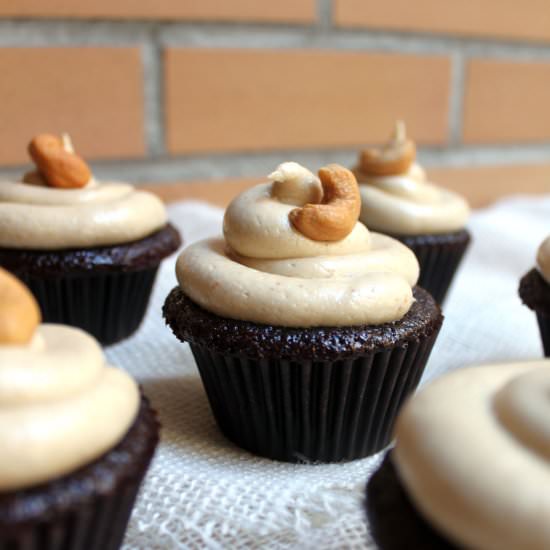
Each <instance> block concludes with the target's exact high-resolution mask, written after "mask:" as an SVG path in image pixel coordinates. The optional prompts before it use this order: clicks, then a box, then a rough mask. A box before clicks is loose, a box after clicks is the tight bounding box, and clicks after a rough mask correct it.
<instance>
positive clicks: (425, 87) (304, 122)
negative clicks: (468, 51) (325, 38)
mask: <svg viewBox="0 0 550 550" xmlns="http://www.w3.org/2000/svg"><path fill="white" fill-rule="evenodd" d="M449 71H450V63H449V60H448V59H447V58H445V57H436V56H412V55H411V56H408V55H396V54H375V53H357V52H329V51H290V50H278V51H273V50H261V51H259V50H221V49H219V50H210V49H206V50H199V49H169V50H168V51H167V52H166V54H165V74H166V82H165V94H166V102H165V108H166V125H167V135H166V142H167V145H168V149H169V151H170V152H171V153H197V152H207V151H212V152H216V151H245V150H247V151H255V150H268V149H291V148H315V147H355V146H359V145H361V144H364V143H367V142H374V141H381V140H383V139H385V138H386V137H387V135H388V132H389V130H390V128H391V127H392V126H393V123H394V121H395V119H396V118H403V119H404V120H406V121H407V123H408V126H409V128H410V131H411V134H412V135H414V137H415V138H416V139H417V140H418V141H420V142H421V143H431V144H441V143H445V141H446V136H447V107H448V96H449Z"/></svg>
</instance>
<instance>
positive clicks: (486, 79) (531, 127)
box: [464, 59, 550, 143]
mask: <svg viewBox="0 0 550 550" xmlns="http://www.w3.org/2000/svg"><path fill="white" fill-rule="evenodd" d="M466 86H467V87H466V93H465V101H464V109H465V114H464V141H465V142H467V143H488V142H493V143H511V142H517V141H523V142H526V141H544V140H548V139H550V124H549V123H548V122H549V121H550V102H549V101H548V91H549V90H550V62H545V63H532V62H512V61H497V60H482V59H476V60H473V61H471V62H470V63H469V64H468V67H467V80H466Z"/></svg>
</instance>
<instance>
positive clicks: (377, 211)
mask: <svg viewBox="0 0 550 550" xmlns="http://www.w3.org/2000/svg"><path fill="white" fill-rule="evenodd" d="M355 174H356V176H357V181H358V182H359V183H360V184H361V185H359V189H360V192H361V216H360V219H361V221H362V222H363V223H365V224H367V225H368V226H369V227H371V228H373V229H376V230H377V231H383V232H386V233H393V234H397V235H418V234H425V233H447V232H450V231H458V230H460V229H463V228H464V226H465V225H466V221H467V220H468V216H469V213H470V209H469V206H468V203H467V202H466V201H465V200H464V199H463V198H462V197H461V196H460V195H458V194H456V193H454V192H452V191H448V190H446V189H442V188H440V187H437V186H436V185H434V184H432V183H429V182H428V181H427V178H426V174H425V172H424V170H423V169H422V168H421V167H420V166H419V165H418V164H416V163H414V164H412V165H411V167H410V168H409V170H408V172H407V173H405V174H399V175H395V176H369V175H366V174H363V173H362V172H361V170H360V168H356V170H355Z"/></svg>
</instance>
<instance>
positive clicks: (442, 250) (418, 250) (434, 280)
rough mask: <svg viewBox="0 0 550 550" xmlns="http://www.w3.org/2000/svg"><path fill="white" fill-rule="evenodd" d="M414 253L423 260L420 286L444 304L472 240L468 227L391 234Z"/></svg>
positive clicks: (419, 259)
mask: <svg viewBox="0 0 550 550" xmlns="http://www.w3.org/2000/svg"><path fill="white" fill-rule="evenodd" d="M392 237H394V238H395V239H397V240H399V241H401V242H402V243H403V244H405V245H407V246H408V247H409V248H410V249H412V251H413V252H414V253H415V255H416V257H417V259H418V263H419V264H420V278H419V280H418V283H417V284H418V286H420V287H422V288H424V289H425V290H427V291H428V292H429V293H430V294H431V295H432V296H433V297H434V298H435V300H436V302H437V303H439V304H441V303H443V301H444V300H445V296H446V295H447V291H448V290H449V287H450V286H451V282H452V280H453V278H454V275H455V273H456V270H457V269H458V266H459V265H460V262H461V261H462V257H463V256H464V253H465V252H466V249H467V248H468V245H469V243H470V234H469V233H468V232H467V231H466V230H463V231H459V232H457V233H447V234H443V235H411V236H403V235H401V236H400V235H392Z"/></svg>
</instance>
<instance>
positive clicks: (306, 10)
mask: <svg viewBox="0 0 550 550" xmlns="http://www.w3.org/2000/svg"><path fill="white" fill-rule="evenodd" d="M0 16H4V17H44V18H48V17H68V18H85V17H90V18H98V19H99V18H114V19H191V20H203V19H204V20H221V21H223V20H235V21H273V22H287V23H310V22H313V21H315V19H316V2H315V0H276V1H273V0H254V1H252V2H251V1H249V0H230V1H229V2H228V1H220V0H156V1H155V2H151V1H148V0H115V1H114V2H113V0H94V1H93V2H90V1H89V0H50V1H48V2H45V1H44V0H10V1H9V2H2V3H0Z"/></svg>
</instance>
